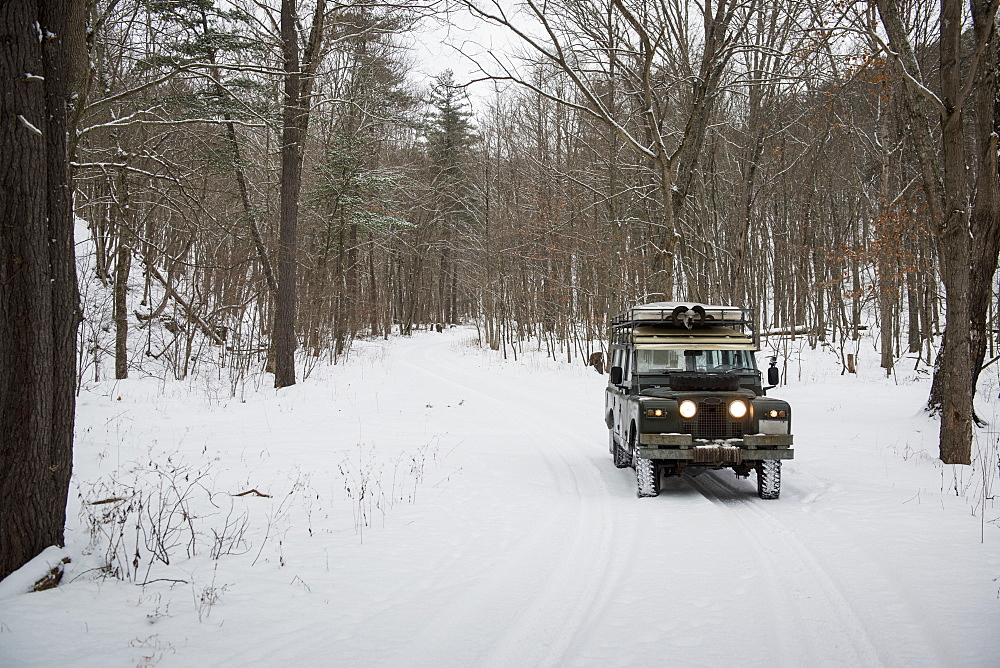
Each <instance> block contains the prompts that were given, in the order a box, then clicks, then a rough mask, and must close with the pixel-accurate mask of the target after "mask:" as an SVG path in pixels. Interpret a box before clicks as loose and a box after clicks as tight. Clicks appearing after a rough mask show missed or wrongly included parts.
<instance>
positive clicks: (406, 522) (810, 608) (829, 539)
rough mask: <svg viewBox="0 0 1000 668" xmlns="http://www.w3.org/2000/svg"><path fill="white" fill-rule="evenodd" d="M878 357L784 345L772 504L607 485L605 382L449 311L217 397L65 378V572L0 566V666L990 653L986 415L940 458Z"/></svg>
mask: <svg viewBox="0 0 1000 668" xmlns="http://www.w3.org/2000/svg"><path fill="white" fill-rule="evenodd" d="M762 355H763V353H762ZM877 364H878V362H877V357H876V354H875V352H874V351H869V352H867V353H865V352H864V351H862V354H861V356H860V357H859V369H860V370H862V372H863V374H867V375H861V376H851V375H844V376H841V375H839V372H840V365H839V363H838V362H837V358H836V357H835V356H834V355H831V354H829V353H828V352H826V351H824V350H823V349H820V350H818V351H811V350H809V349H808V347H806V348H805V349H804V350H803V351H802V352H801V353H797V354H796V356H795V358H794V359H791V360H790V361H789V376H790V377H791V378H790V382H789V384H788V385H786V386H783V387H781V388H777V389H775V390H772V391H771V392H770V394H773V395H774V396H778V397H781V398H784V399H787V400H788V401H790V402H791V404H792V407H793V424H792V427H793V432H794V434H795V449H796V458H795V459H794V460H791V461H786V462H785V464H784V467H783V471H782V482H783V485H782V492H781V498H780V499H778V500H775V501H763V500H761V499H759V498H757V496H756V485H755V479H754V477H753V476H751V477H750V479H737V478H736V477H735V476H734V475H733V474H732V472H731V471H713V472H706V473H704V474H702V475H700V476H698V477H695V478H691V477H682V478H666V479H664V481H663V485H662V487H663V489H662V491H661V493H660V496H659V497H657V498H651V499H639V498H636V492H635V477H634V472H633V471H632V470H631V469H621V470H620V469H616V468H615V467H614V465H613V462H612V459H611V456H610V454H609V453H608V447H607V434H606V428H605V426H604V422H603V416H602V405H603V391H604V385H605V382H606V376H600V375H598V374H597V373H595V372H594V370H593V369H591V368H588V367H584V366H583V365H582V364H579V362H577V364H573V365H570V364H567V363H566V362H565V361H561V362H556V361H553V360H551V359H547V358H545V357H544V355H543V354H542V353H532V352H529V351H527V350H526V351H525V354H523V355H519V356H518V360H517V361H514V360H513V359H508V360H504V359H502V357H501V356H500V354H499V353H496V352H491V351H484V350H482V349H480V348H479V347H477V345H476V342H475V331H474V330H472V329H468V328H456V329H452V330H447V331H445V332H444V333H431V332H423V333H419V334H417V335H415V336H413V337H412V338H402V337H396V338H392V339H390V340H389V341H361V342H358V343H356V344H355V346H354V348H353V349H352V352H351V355H350V357H349V358H348V359H347V360H346V361H345V362H344V363H342V364H339V365H337V366H333V367H327V366H322V365H318V366H317V367H316V368H315V369H314V370H313V372H312V374H311V375H310V377H309V378H308V379H306V380H304V381H303V380H300V382H299V384H297V385H295V386H293V387H290V388H285V389H283V390H280V391H274V390H271V389H268V388H267V387H266V384H265V386H264V387H262V388H261V389H260V390H257V391H253V390H248V391H247V392H246V393H245V395H244V396H243V397H239V398H231V397H230V396H229V395H230V392H229V385H228V383H227V382H226V381H225V380H224V379H220V378H218V377H216V378H214V379H213V378H211V377H210V376H209V375H208V374H203V375H202V376H200V377H198V378H196V379H194V380H188V381H183V382H178V381H166V380H161V379H157V378H136V379H130V380H127V381H117V382H116V381H103V382H88V383H86V384H85V387H84V389H83V390H82V392H81V394H80V397H79V402H78V417H77V444H76V452H75V469H74V477H73V486H72V488H71V493H70V506H69V513H68V514H69V526H68V529H67V534H66V541H67V546H66V549H65V551H64V552H58V551H54V552H53V553H52V554H51V555H49V557H51V558H61V556H63V555H66V556H69V557H70V558H71V559H72V562H71V563H70V564H68V565H66V574H65V576H64V578H63V581H62V584H60V586H58V587H57V588H55V589H51V590H47V591H43V592H38V593H31V594H26V593H22V592H23V591H24V587H23V586H22V584H23V583H24V582H25V581H26V580H27V579H30V577H29V575H30V576H31V577H33V576H34V574H35V573H36V572H38V571H39V570H41V571H42V572H44V570H45V568H44V566H45V564H47V562H45V564H42V566H39V565H38V564H37V563H34V562H33V564H31V565H29V566H28V567H26V568H27V570H26V571H25V572H23V573H22V572H20V571H19V572H18V573H15V574H14V575H12V576H11V577H10V578H8V579H7V580H5V581H4V582H3V583H0V592H3V594H2V595H0V664H3V665H4V666H53V665H75V666H108V665H154V664H156V665H163V666H189V665H246V664H258V665H266V664H279V663H280V664H293V663H298V664H300V665H348V666H353V665H365V666H368V665H406V666H468V665H489V666H524V665H574V666H607V665H632V664H639V663H643V662H650V663H657V664H667V665H698V666H708V665H740V666H764V665H767V666H800V665H806V664H810V665H816V666H827V665H830V666H832V665H837V666H840V665H852V666H879V665H885V666H941V665H962V666H996V665H1000V641H998V640H997V638H1000V600H998V589H1000V584H998V583H997V581H996V580H995V579H996V578H997V577H1000V532H998V527H997V524H996V519H997V517H998V515H1000V513H998V512H997V509H996V507H995V505H994V502H993V501H992V500H989V499H987V498H986V497H990V496H992V494H993V491H992V490H993V489H994V484H995V481H996V477H997V467H996V461H995V445H994V446H992V447H993V449H992V450H990V449H989V447H987V446H990V443H991V442H992V443H994V444H995V440H996V433H997V432H996V429H997V428H996V427H995V426H993V427H990V428H988V429H987V430H984V431H982V432H980V434H979V438H978V445H979V446H980V447H981V448H982V451H983V452H984V453H987V454H986V455H984V457H989V456H992V457H993V458H994V459H992V460H987V461H985V462H979V463H978V464H977V465H976V466H973V467H951V466H948V467H945V466H942V465H941V464H940V462H938V461H937V460H936V459H935V457H936V448H937V445H936V444H937V423H936V422H935V421H933V420H931V419H929V418H927V417H925V416H924V415H923V414H922V413H921V411H920V407H921V406H922V404H923V401H924V399H925V398H926V394H927V390H928V380H927V379H926V378H925V377H922V376H921V375H920V374H906V373H904V372H902V371H900V375H899V376H897V377H896V378H892V379H882V378H880V377H879V374H878V369H877ZM901 366H902V363H901ZM872 367H874V370H871V371H865V370H867V369H872ZM987 373H988V374H989V373H992V374H993V375H992V377H991V378H988V379H986V381H985V383H986V385H987V386H986V387H985V389H984V391H983V392H982V396H983V400H982V401H981V402H980V404H979V409H980V412H981V413H982V414H984V415H985V416H986V417H987V418H992V419H993V424H994V425H995V424H997V422H996V420H997V419H998V418H1000V416H998V415H997V413H998V411H997V402H996V401H995V399H993V397H996V395H997V382H996V369H995V367H994V368H992V369H991V371H990V372H987ZM990 429H992V431H990ZM989 453H993V454H992V455H991V454H989ZM137 491H138V492H141V494H140V495H138V496H137V495H136V494H137ZM243 492H250V493H248V494H245V495H243V496H236V495H237V494H241V493H243ZM130 495H131V496H130ZM115 498H120V499H122V500H121V501H112V500H110V499H115ZM95 501H105V502H106V503H101V504H94V502H95ZM139 502H141V503H143V504H144V508H145V510H144V513H145V514H144V515H143V516H142V517H143V519H142V520H140V524H141V525H142V526H143V529H144V532H145V533H140V534H138V535H139V541H140V547H139V553H140V556H139V558H138V559H136V563H137V565H134V564H133V563H132V561H133V560H134V559H135V555H134V553H135V547H136V534H135V533H134V530H133V528H132V527H133V526H134V524H131V523H133V522H134V521H135V518H136V515H135V513H132V514H129V513H128V512H126V508H127V507H128V505H129V504H130V503H133V504H138V503H139ZM178 509H180V510H181V511H183V512H180V511H179V510H178ZM105 512H117V513H118V515H117V517H125V518H127V522H126V524H125V525H116V527H115V528H116V529H117V531H124V535H125V537H126V538H125V539H124V541H123V543H122V544H121V545H120V548H121V551H120V553H119V554H120V558H119V559H118V564H119V565H120V566H122V567H123V568H125V569H126V570H128V571H129V576H130V579H128V580H120V579H115V578H112V577H105V576H104V575H102V573H101V571H100V570H98V569H99V567H100V566H101V565H102V562H103V560H104V559H105V557H106V555H107V553H108V545H109V544H111V543H112V542H113V539H109V538H108V537H107V536H109V535H110V536H112V537H113V536H115V535H117V534H116V533H115V532H111V531H110V528H111V527H109V526H108V525H100V524H99V525H98V526H99V528H100V529H101V530H106V531H108V533H107V534H104V536H105V537H104V538H101V539H99V540H97V541H96V542H92V540H91V538H92V535H91V532H90V530H89V528H88V527H89V522H88V520H87V518H88V517H94V518H97V520H98V521H99V519H100V518H101V517H103V515H102V513H105ZM171 513H173V514H171ZM154 517H158V518H161V520H162V521H161V522H160V524H159V526H160V527H161V532H162V533H164V534H166V535H167V536H168V537H170V538H172V539H173V540H174V542H173V543H171V544H170V548H169V553H170V558H169V562H170V563H169V564H164V563H161V562H159V561H156V560H155V559H154V558H152V556H151V553H150V551H149V549H148V548H147V547H146V546H145V542H144V541H145V540H146V539H147V538H148V537H149V532H150V531H151V527H153V526H154V524H155V523H154V521H153V519H151V518H154ZM163 518H166V519H163ZM171 527H173V528H171ZM227 527H228V528H227ZM240 527H242V529H241V528H240ZM227 541H228V542H227ZM167 542H169V541H167ZM213 551H214V552H219V551H221V552H223V554H221V556H218V558H213ZM189 552H191V553H192V556H188V553H189ZM12 578H13V579H12ZM11 588H13V589H11Z"/></svg>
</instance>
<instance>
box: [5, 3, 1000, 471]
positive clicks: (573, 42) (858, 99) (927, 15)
mask: <svg viewBox="0 0 1000 668" xmlns="http://www.w3.org/2000/svg"><path fill="white" fill-rule="evenodd" d="M14 4H17V5H22V4H32V5H33V4H36V3H14ZM37 4H39V5H46V4H52V3H45V2H40V3H37ZM997 4H998V3H997V1H996V0H992V1H991V0H970V2H968V3H962V2H955V1H953V0H948V1H946V2H942V3H936V2H929V1H927V0H916V1H907V2H891V1H890V0H871V1H870V2H849V1H848V2H845V1H836V2H818V1H816V0H776V1H774V2H766V3H765V2H762V1H761V0H717V1H716V2H714V3H713V2H710V1H706V2H703V3H690V2H681V1H680V0H603V1H601V2H579V1H577V0H554V1H551V2H544V3H543V2H538V1H536V0H529V1H527V2H521V3H513V2H510V3H509V2H486V1H483V0H465V1H462V0H449V1H447V2H444V1H437V0H414V1H412V2H395V3H394V2H374V1H370V0H349V1H346V2H336V1H328V0H303V1H299V2H296V1H295V0H281V1H280V2H279V1H278V0H88V1H87V2H75V3H73V2H71V3H67V6H68V9H67V12H68V15H67V16H65V17H63V19H62V20H65V21H67V22H68V23H67V25H68V26H69V28H68V29H67V31H66V33H65V38H63V39H59V40H56V39H53V41H58V42H59V43H60V45H59V48H60V49H62V52H61V53H62V55H61V57H62V58H64V61H62V62H63V66H62V68H61V70H60V72H61V74H62V75H63V79H64V80H63V81H62V83H61V84H60V85H62V86H64V92H65V95H66V100H67V103H66V112H65V119H64V121H65V137H66V140H65V141H66V146H65V154H66V155H67V156H68V161H67V169H68V174H67V179H68V183H69V184H70V188H71V192H72V211H73V215H74V216H75V219H76V227H77V232H76V235H77V236H76V241H77V242H80V241H81V240H82V239H81V236H83V237H86V238H88V239H90V240H91V242H92V243H93V249H94V251H93V253H92V257H90V258H89V259H88V261H87V262H86V263H85V264H83V265H81V267H80V270H79V276H78V277H77V280H78V284H79V286H80V289H81V291H82V294H81V298H82V303H83V307H84V312H83V317H82V321H81V322H80V326H79V328H78V330H76V331H75V343H74V344H73V350H74V353H73V354H74V355H75V358H76V359H75V363H74V365H73V368H74V369H75V375H76V385H77V386H79V384H80V383H82V382H83V381H84V380H85V379H87V378H95V379H100V377H101V376H102V375H108V374H111V373H113V374H114V376H115V377H116V378H126V377H128V375H129V374H130V373H132V374H142V373H162V374H169V375H171V376H172V377H174V378H179V379H180V378H184V377H186V376H188V375H190V374H194V373H198V372H199V370H200V369H202V370H204V369H205V368H212V369H215V368H218V367H220V366H221V367H224V368H226V369H228V370H229V371H228V373H229V374H230V377H232V378H234V379H235V380H234V388H235V385H236V383H238V382H240V381H242V379H245V378H247V377H260V376H261V374H263V373H265V372H267V373H274V384H275V386H276V387H283V386H289V385H292V384H294V383H295V382H296V380H301V378H302V377H303V375H307V374H308V373H309V369H310V368H312V367H313V366H314V365H316V364H317V363H337V362H338V360H339V359H340V358H341V356H343V355H345V354H346V353H347V352H348V351H349V350H350V347H351V345H352V342H353V341H355V340H357V339H359V338H364V337H388V336H389V335H390V334H392V333H401V334H403V335H407V334H410V333H412V332H413V331H414V329H417V328H433V327H448V326H450V325H453V324H471V325H475V326H476V328H477V329H478V331H479V333H480V340H481V342H482V345H484V346H488V347H490V348H492V349H494V350H503V351H504V352H505V353H506V352H507V351H508V350H510V351H511V353H512V354H517V350H518V346H519V345H521V344H522V343H523V342H524V341H526V340H537V341H539V342H541V345H543V346H545V347H546V348H547V349H548V350H549V351H550V354H551V355H552V356H553V357H556V356H561V357H562V358H565V359H567V360H570V361H573V360H585V359H586V358H587V356H588V355H589V353H590V352H592V350H593V349H594V348H593V347H594V345H595V342H597V344H596V345H598V346H599V345H600V341H601V340H602V339H604V338H605V337H606V327H607V324H608V320H609V317H610V316H612V315H614V314H615V313H617V312H619V311H620V310H622V309H623V308H626V307H628V306H630V305H632V304H635V303H642V302H649V301H669V300H675V299H676V300H687V301H700V302H705V303H732V304H738V305H744V306H746V307H748V308H751V309H753V310H754V312H755V317H756V320H757V322H758V323H759V326H760V327H761V329H762V330H765V331H771V332H784V333H787V334H789V335H790V336H796V337H799V336H801V337H806V338H807V339H808V341H809V343H810V344H811V345H813V346H816V345H825V346H829V347H830V348H831V349H832V350H834V351H837V353H838V354H839V355H840V357H841V360H842V364H843V367H844V370H845V372H847V371H848V370H849V366H850V363H851V360H849V359H848V353H849V352H850V347H851V345H854V343H856V342H857V341H858V340H859V337H861V336H862V331H863V328H864V327H865V324H866V323H868V322H873V323H876V324H877V332H878V339H877V341H875V344H876V345H877V346H878V348H879V350H880V351H881V366H882V368H883V369H884V370H885V373H886V374H891V373H892V371H893V368H894V366H895V365H897V364H908V365H917V366H919V365H925V366H926V367H927V368H928V369H930V372H932V373H934V380H935V382H934V389H933V390H932V392H931V397H930V398H929V406H930V407H931V408H932V409H936V410H939V411H940V413H941V415H942V427H941V429H942V431H941V456H942V459H943V460H944V461H945V462H948V463H963V462H967V461H968V456H969V455H968V443H969V442H970V440H971V433H972V428H973V426H972V425H973V424H974V422H975V420H976V416H974V415H973V411H972V393H973V388H974V387H975V384H976V380H977V378H978V375H979V372H980V371H981V370H982V369H984V368H986V367H987V366H988V365H989V364H990V363H995V362H996V359H997V350H996V348H997V346H998V341H997V339H998V337H997V330H998V326H997V322H996V312H997V299H998V289H997V285H996V283H995V280H994V275H995V272H996V268H997V254H998V249H1000V172H998V166H997V150H998V148H997V136H998V130H1000V96H998V91H1000V87H998V86H1000V84H998V78H997V67H998V60H997V43H996V40H995V33H996V20H997V19H996V12H997ZM12 6H13V5H12ZM458 17H461V19H462V21H464V22H465V23H466V24H468V23H469V22H471V23H472V24H473V25H476V26H478V27H477V28H475V30H476V31H478V32H474V33H473V34H483V35H485V34H487V33H489V34H504V35H505V36H506V38H505V39H506V42H505V43H507V44H509V45H510V47H511V49H510V51H509V52H504V53H500V52H496V51H493V50H490V49H487V48H485V47H478V46H477V45H476V42H475V40H464V41H459V42H458V43H457V44H455V45H454V46H453V53H454V57H455V59H456V62H457V61H458V60H461V61H462V62H463V63H467V62H472V63H474V64H475V66H476V68H477V69H478V71H479V75H478V76H476V77H474V79H475V81H472V80H467V79H464V78H462V77H459V76H457V75H456V74H455V71H458V70H459V69H462V70H464V69H465V65H464V64H463V66H462V68H458V67H456V68H454V69H455V71H453V70H451V69H445V70H443V71H441V72H440V73H438V74H437V76H435V77H434V78H433V79H432V80H430V81H424V80H421V78H420V77H418V76H416V75H415V71H416V68H415V63H414V58H415V56H414V53H415V51H414V47H413V45H414V43H419V42H420V41H421V40H428V39H439V37H438V36H439V35H441V34H443V32H442V31H443V28H444V27H445V26H446V25H447V24H448V22H449V21H452V20H456V19H457V18H458ZM6 20H7V22H8V23H10V22H12V21H13V19H10V18H9V17H7V19H6ZM35 25H36V26H38V25H40V24H38V23H36V24H35ZM74 26H78V27H79V28H80V29H79V30H77V29H76V28H74ZM53 32H57V31H53ZM41 39H42V37H41V32H39V41H41ZM483 43H485V40H484V41H483ZM15 69H16V68H15ZM11 71H14V70H11ZM25 72H27V74H25ZM25 72H18V73H16V74H10V77H11V78H10V79H9V81H14V80H15V79H19V80H20V79H24V78H25V77H28V79H29V80H30V77H31V76H33V75H32V72H31V71H30V70H25ZM8 74H9V73H5V76H8ZM5 85H6V84H5ZM11 85H15V84H11ZM16 85H25V84H23V83H17V84H16ZM45 85H46V87H47V88H48V86H49V83H48V80H46V84H45ZM5 109H6V108H5ZM4 113H5V120H4V123H5V124H6V125H5V126H4V128H5V129H4V132H5V133H10V134H9V135H4V136H5V137H7V136H11V137H12V136H14V133H22V134H23V133H25V132H28V130H29V129H30V128H34V129H35V130H36V131H39V132H47V131H48V130H47V129H46V128H44V127H42V129H41V130H39V127H40V124H32V123H31V122H29V121H30V119H28V118H27V117H25V116H23V115H22V116H20V117H19V118H20V120H21V121H23V123H22V124H19V123H18V122H17V119H16V118H15V115H12V112H10V111H9V110H5V112H4ZM8 120H9V121H10V122H9V123H8ZM28 134H29V135H30V134H31V133H30V132H28ZM11 145H13V144H11ZM12 164H15V163H13V162H11V161H10V160H5V162H4V164H3V165H2V166H0V167H2V168H3V170H4V173H5V174H6V176H5V179H7V180H6V181H5V186H7V187H8V192H10V193H13V192H15V190H14V189H13V188H12V187H10V185H9V184H10V183H12V181H10V179H11V178H12V177H11V176H10V174H11V172H12V170H13V171H17V167H16V164H15V166H14V167H12V166H11V165H12ZM10 197H11V198H13V195H10ZM5 210H6V209H5ZM81 230H85V231H86V232H85V234H83V235H81ZM5 252H6V251H5ZM4 275H5V276H6V274H4ZM94 286H101V288H100V291H99V292H100V294H97V292H94V290H95V288H94ZM136 286H139V287H138V288H137V287H136ZM137 290H138V291H141V296H140V295H139V294H138V292H137ZM103 295H110V303H104V302H101V301H100V300H101V299H103ZM95 304H96V306H95ZM942 335H945V338H944V339H942ZM58 337H59V334H58V333H57V334H56V338H58ZM137 341H138V342H140V343H138V344H137V343H136V342H137ZM9 350H14V348H5V349H4V351H5V352H7V353H8V354H16V353H9ZM136 351H140V352H138V353H137V352H136ZM111 369H113V371H112V370H111ZM10 382H11V383H13V382H14V380H11V381H10ZM5 387H6V386H5ZM234 392H235V389H234ZM11 410H12V411H13V409H11Z"/></svg>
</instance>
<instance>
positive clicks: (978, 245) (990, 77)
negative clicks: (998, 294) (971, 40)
mask: <svg viewBox="0 0 1000 668" xmlns="http://www.w3.org/2000/svg"><path fill="white" fill-rule="evenodd" d="M971 5H972V16H973V20H974V23H975V35H976V43H977V44H986V49H985V51H984V53H983V56H982V62H981V63H980V69H979V78H978V80H977V81H976V87H975V93H974V95H975V98H974V102H975V105H976V108H975V117H976V118H975V136H976V148H977V150H978V156H977V157H978V164H977V170H976V195H975V198H974V200H973V202H972V220H971V221H970V222H971V226H972V275H971V276H970V278H969V287H970V290H969V314H970V317H971V326H972V391H973V394H975V391H976V384H977V383H978V381H979V373H980V371H981V370H982V367H983V362H984V360H985V359H986V344H987V342H988V340H989V338H990V336H989V332H988V331H987V330H988V327H987V313H988V311H989V307H990V301H991V300H992V297H993V295H992V292H993V275H994V274H995V273H996V270H997V257H998V255H1000V167H998V164H997V163H998V161H997V150H998V146H997V136H998V134H1000V77H998V76H997V67H998V66H1000V63H998V57H997V44H996V19H995V18H994V17H993V16H992V15H990V13H989V5H990V3H989V1H988V0H972V2H971Z"/></svg>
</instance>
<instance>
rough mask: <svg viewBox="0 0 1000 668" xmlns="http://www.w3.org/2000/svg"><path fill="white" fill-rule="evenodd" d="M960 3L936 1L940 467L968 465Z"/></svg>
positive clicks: (969, 407)
mask: <svg viewBox="0 0 1000 668" xmlns="http://www.w3.org/2000/svg"><path fill="white" fill-rule="evenodd" d="M961 18H962V3H961V1H960V0H942V2H941V40H940V49H941V92H942V102H943V103H944V109H943V110H942V111H941V155H942V164H943V166H944V194H945V202H944V203H945V207H944V211H945V217H944V219H943V220H942V221H941V223H942V224H941V227H940V230H939V233H938V248H939V249H940V250H939V257H940V262H941V279H942V282H943V283H944V286H945V298H946V299H947V305H948V310H947V312H946V313H945V332H947V339H948V344H947V345H946V346H943V347H942V350H941V355H940V356H939V365H938V368H937V370H936V372H937V374H939V375H940V378H941V381H942V382H941V388H942V390H943V392H942V396H941V437H940V446H939V447H940V455H941V461H943V462H944V463H945V464H970V463H971V457H972V455H971V448H972V369H971V368H970V363H971V356H970V353H971V349H970V343H971V339H970V319H969V274H970V271H969V252H970V243H969V242H970V239H969V218H968V216H969V214H968V211H969V201H968V194H967V191H966V177H965V151H964V147H963V136H962V107H961V103H960V101H959V92H960V90H961V84H962V76H961V67H960V58H959V56H960V48H961V34H962V32H961V30H962V26H961Z"/></svg>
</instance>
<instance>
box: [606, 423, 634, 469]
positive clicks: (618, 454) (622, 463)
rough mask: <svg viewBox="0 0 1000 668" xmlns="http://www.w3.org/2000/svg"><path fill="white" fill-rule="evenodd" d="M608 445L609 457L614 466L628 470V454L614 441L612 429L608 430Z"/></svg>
mask: <svg viewBox="0 0 1000 668" xmlns="http://www.w3.org/2000/svg"><path fill="white" fill-rule="evenodd" d="M608 445H609V447H610V449H611V457H612V459H614V460H615V466H617V467H618V468H620V469H624V468H628V465H629V464H630V463H631V462H630V461H629V456H628V453H627V452H625V448H623V447H622V446H621V444H620V443H619V442H618V441H616V440H615V431H614V429H609V430H608Z"/></svg>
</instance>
